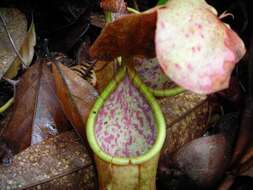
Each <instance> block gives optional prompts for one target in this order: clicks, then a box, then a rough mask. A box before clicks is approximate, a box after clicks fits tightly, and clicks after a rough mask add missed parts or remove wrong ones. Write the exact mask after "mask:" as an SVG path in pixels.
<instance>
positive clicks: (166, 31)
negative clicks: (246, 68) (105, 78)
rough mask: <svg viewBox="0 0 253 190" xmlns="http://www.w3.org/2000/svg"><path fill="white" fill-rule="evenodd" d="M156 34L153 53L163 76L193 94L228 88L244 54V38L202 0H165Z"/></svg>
mask: <svg viewBox="0 0 253 190" xmlns="http://www.w3.org/2000/svg"><path fill="white" fill-rule="evenodd" d="M175 23H176V24H175ZM155 36H156V37H155V44H156V55H157V58H158V60H159V62H160V65H161V67H162V69H163V70H164V72H165V73H166V75H168V76H169V77H170V78H171V79H172V80H173V81H175V82H176V83H177V84H179V85H181V86H183V87H184V88H186V89H189V90H191V91H194V92H196V93H201V94H209V93H213V92H216V91H219V90H222V89H225V88H227V87H228V85H229V80H230V75H231V72H232V70H233V68H234V66H235V64H236V63H237V62H238V61H239V60H240V59H241V58H242V57H243V56H244V54H245V47H244V43H243V41H242V40H241V39H240V38H239V36H238V35H237V34H236V33H235V32H234V31H233V30H231V29H230V27H229V26H228V25H227V24H225V23H223V22H222V21H221V20H220V18H218V17H217V11H216V10H215V9H214V7H212V6H210V5H208V4H207V3H206V2H205V0H170V1H168V3H167V4H166V5H165V6H163V7H162V8H159V9H158V11H157V27H156V35H155Z"/></svg>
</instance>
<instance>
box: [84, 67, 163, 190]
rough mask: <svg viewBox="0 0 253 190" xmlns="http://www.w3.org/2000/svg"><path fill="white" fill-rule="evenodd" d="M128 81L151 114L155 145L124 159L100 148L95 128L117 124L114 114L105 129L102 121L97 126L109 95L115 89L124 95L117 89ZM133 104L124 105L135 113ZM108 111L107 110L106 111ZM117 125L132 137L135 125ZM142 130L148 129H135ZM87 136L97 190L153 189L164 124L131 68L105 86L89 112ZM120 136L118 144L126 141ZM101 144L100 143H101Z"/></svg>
mask: <svg viewBox="0 0 253 190" xmlns="http://www.w3.org/2000/svg"><path fill="white" fill-rule="evenodd" d="M127 79H128V80H129V81H130V85H133V86H134V87H135V89H136V90H138V92H139V93H140V94H141V95H142V96H143V99H144V100H145V101H146V103H147V104H148V106H149V107H150V109H151V114H152V117H153V121H154V130H155V134H156V135H155V136H154V142H152V144H151V146H150V147H148V149H147V150H144V151H143V150H141V151H140V152H141V153H140V154H139V155H135V154H132V153H131V151H130V154H129V155H128V154H126V155H124V153H123V154H122V153H121V154H120V155H117V154H114V153H111V152H110V151H109V152H108V151H107V150H106V148H104V146H103V145H102V144H103V143H105V142H107V141H103V139H102V137H101V139H102V140H101V139H99V138H100V136H98V135H97V134H99V132H100V129H99V130H98V128H101V126H103V127H105V126H108V127H112V123H115V122H117V121H118V120H116V119H117V114H115V117H110V118H111V120H109V125H104V123H105V122H104V120H102V121H103V122H101V123H100V124H99V125H98V124H97V123H98V121H100V120H101V117H102V116H103V117H106V116H108V114H107V115H106V116H104V115H102V111H103V109H104V106H106V103H107V101H111V99H112V97H113V96H112V94H114V93H116V91H117V89H118V88H121V89H120V90H122V89H123V91H124V88H122V86H120V85H123V83H124V82H125V80H127ZM127 84H128V83H127ZM124 92H125V91H124ZM127 95H128V94H127ZM127 95H126V96H124V98H126V99H128V98H127ZM133 96H134V95H133ZM116 97H117V96H116ZM118 98H120V97H117V99H118ZM124 98H123V99H124ZM130 99H131V98H130ZM128 100H129V99H128ZM128 100H126V101H128ZM136 104H138V102H128V103H127V105H129V107H130V108H131V109H135V107H136ZM112 105H114V104H112ZM120 106H121V105H120ZM137 106H138V105H137ZM122 107H123V106H122ZM108 109H110V107H108ZM108 109H105V110H106V111H108V112H109V111H110V110H108ZM122 110H123V109H122ZM117 111H118V110H117ZM130 112H131V110H130ZM103 113H104V112H103ZM121 114H123V115H124V114H125V113H121ZM125 115H126V114H125ZM136 115H137V113H136ZM99 116H100V117H99ZM113 119H114V120H115V121H114V120H113ZM128 119H130V120H135V118H128ZM137 120H138V119H137ZM144 120H145V119H144ZM121 121H122V122H121ZM119 123H120V124H121V126H122V125H123V128H121V129H123V130H125V128H127V130H129V134H130V133H131V132H132V133H131V134H135V133H134V132H135V131H134V130H135V129H134V128H135V127H134V125H128V126H127V125H124V120H120V122H119ZM144 124H147V123H145V122H144ZM151 126H152V124H151ZM145 127H147V126H144V125H143V126H142V125H139V126H138V128H142V129H144V130H145V131H146V128H145ZM148 127H149V126H148ZM102 129H104V128H102ZM106 129H107V128H106V127H105V130H106ZM120 131H121V130H120ZM86 132H87V139H88V142H89V144H90V146H91V149H92V150H93V151H94V153H95V161H96V165H97V170H98V176H99V186H100V189H114V190H117V189H128V190H134V189H137V188H138V189H143V190H144V189H145V190H149V189H150V190H154V189H155V178H156V170H157V164H158V160H159V155H160V151H161V148H162V146H163V143H164V141H165V135H166V124H165V119H164V117H163V114H162V111H161V109H160V106H159V104H158V103H157V102H156V99H155V98H154V96H153V95H152V93H150V91H149V89H148V88H147V87H146V86H145V85H144V84H143V83H142V82H141V80H140V79H139V77H138V76H137V75H136V73H135V72H134V71H133V70H132V69H131V68H129V67H124V66H123V67H122V68H121V69H120V70H119V72H118V74H117V75H116V76H115V78H114V79H113V80H112V81H111V82H110V83H109V84H108V86H107V87H106V89H105V90H104V92H103V93H102V94H101V96H100V97H99V98H98V99H97V101H96V103H95V104H94V106H93V108H92V110H91V112H90V115H89V118H88V121H87V131H86ZM109 132H110V131H109ZM112 134H113V135H114V134H117V131H116V130H114V131H113V133H112ZM120 135H122V136H123V137H120V138H118V139H117V140H118V141H119V142H120V141H121V140H122V139H123V140H124V138H125V135H124V134H120ZM135 137H136V136H133V139H134V140H133V141H135ZM131 138H132V137H131ZM138 138H139V137H138ZM101 141H102V142H103V143H101ZM114 141H115V140H114ZM110 142H111V141H110ZM110 142H109V143H110ZM118 144H120V143H118ZM119 146H120V145H119ZM107 147H112V146H111V144H109V146H107ZM124 147H125V146H124ZM140 147H141V146H140ZM136 148H138V146H135V147H134V151H136ZM119 149H120V147H119ZM122 149H123V148H122ZM131 155H132V156H131Z"/></svg>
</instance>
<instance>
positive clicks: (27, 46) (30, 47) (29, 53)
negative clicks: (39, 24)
mask: <svg viewBox="0 0 253 190" xmlns="http://www.w3.org/2000/svg"><path fill="white" fill-rule="evenodd" d="M35 44H36V33H35V26H34V23H33V22H32V23H31V25H30V28H29V30H28V32H27V34H26V38H25V40H24V42H23V44H22V46H21V48H20V55H21V56H22V60H23V61H24V63H23V64H24V67H28V66H29V65H30V64H31V62H32V59H33V55H34V46H35ZM21 64H22V61H21V60H20V59H19V58H18V57H16V59H15V61H14V62H13V63H12V64H11V67H10V68H9V69H8V71H7V72H6V73H5V75H4V76H5V77H6V78H14V77H15V76H16V75H17V73H18V70H19V68H20V65H21Z"/></svg>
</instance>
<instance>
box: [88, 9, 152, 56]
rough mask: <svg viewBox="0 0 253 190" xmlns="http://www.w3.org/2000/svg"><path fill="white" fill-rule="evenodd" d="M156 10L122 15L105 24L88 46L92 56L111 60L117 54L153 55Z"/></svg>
mask: <svg viewBox="0 0 253 190" xmlns="http://www.w3.org/2000/svg"><path fill="white" fill-rule="evenodd" d="M156 16H157V14H156V12H155V11H151V12H146V13H143V14H133V15H127V16H123V17H121V18H120V19H118V20H116V21H114V22H113V23H109V24H107V25H106V26H105V27H104V29H103V31H102V33H101V34H100V36H99V37H98V38H97V40H96V41H95V43H94V44H93V45H92V46H91V48H90V55H91V56H92V57H93V58H97V59H102V60H107V61H110V60H113V59H114V58H116V57H118V56H125V57H127V56H130V55H145V56H148V57H155V49H154V48H155V45H154V37H155V28H156Z"/></svg>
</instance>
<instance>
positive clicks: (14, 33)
mask: <svg viewBox="0 0 253 190" xmlns="http://www.w3.org/2000/svg"><path fill="white" fill-rule="evenodd" d="M0 14H1V15H2V18H3V19H4V21H5V23H6V27H7V29H8V31H9V33H10V35H11V37H12V39H13V42H14V43H15V46H16V48H17V49H18V50H19V49H20V48H21V47H22V44H23V42H24V40H25V38H26V35H27V31H26V30H27V20H26V18H25V15H24V14H23V13H21V12H20V11H19V10H17V9H5V8H1V9H0ZM0 49H1V51H0V79H1V78H2V77H3V75H4V74H5V73H6V72H7V70H8V69H9V68H10V66H11V65H12V63H13V62H14V61H15V59H16V58H17V55H16V52H15V51H14V49H13V47H12V45H11V42H10V39H9V37H8V34H7V33H6V31H5V29H4V24H3V22H2V21H1V20H0Z"/></svg>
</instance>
